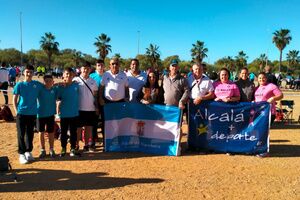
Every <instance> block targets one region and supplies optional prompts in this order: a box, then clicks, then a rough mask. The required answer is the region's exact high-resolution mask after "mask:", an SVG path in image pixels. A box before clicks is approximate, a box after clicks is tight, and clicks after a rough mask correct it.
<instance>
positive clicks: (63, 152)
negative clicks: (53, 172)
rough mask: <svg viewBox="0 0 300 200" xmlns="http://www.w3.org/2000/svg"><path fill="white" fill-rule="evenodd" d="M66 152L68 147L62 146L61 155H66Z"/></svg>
mask: <svg viewBox="0 0 300 200" xmlns="http://www.w3.org/2000/svg"><path fill="white" fill-rule="evenodd" d="M66 153H67V151H66V148H62V149H61V152H60V157H64V156H65V155H66Z"/></svg>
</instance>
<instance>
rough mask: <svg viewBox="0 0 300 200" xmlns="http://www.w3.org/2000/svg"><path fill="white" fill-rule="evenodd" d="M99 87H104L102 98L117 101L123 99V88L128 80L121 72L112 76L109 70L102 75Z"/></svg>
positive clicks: (126, 85)
mask: <svg viewBox="0 0 300 200" xmlns="http://www.w3.org/2000/svg"><path fill="white" fill-rule="evenodd" d="M101 85H102V86H104V88H105V89H104V97H105V98H106V99H108V100H110V101H119V100H121V99H124V98H125V87H128V79H127V76H126V74H125V73H124V72H123V71H119V73H118V74H112V73H111V70H109V71H106V72H104V73H103V76H102V81H101Z"/></svg>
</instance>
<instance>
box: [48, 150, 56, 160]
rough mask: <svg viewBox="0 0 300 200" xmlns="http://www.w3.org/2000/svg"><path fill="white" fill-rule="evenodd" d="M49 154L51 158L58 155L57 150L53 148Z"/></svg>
mask: <svg viewBox="0 0 300 200" xmlns="http://www.w3.org/2000/svg"><path fill="white" fill-rule="evenodd" d="M49 155H50V157H51V158H55V156H56V154H55V151H54V150H53V149H52V150H50V152H49Z"/></svg>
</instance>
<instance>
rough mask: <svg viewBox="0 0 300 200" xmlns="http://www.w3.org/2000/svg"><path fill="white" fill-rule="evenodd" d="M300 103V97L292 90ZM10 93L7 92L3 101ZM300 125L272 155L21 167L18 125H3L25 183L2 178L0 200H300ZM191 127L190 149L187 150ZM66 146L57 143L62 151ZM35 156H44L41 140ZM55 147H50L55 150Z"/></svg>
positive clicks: (118, 158)
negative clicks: (40, 154) (61, 147)
mask: <svg viewBox="0 0 300 200" xmlns="http://www.w3.org/2000/svg"><path fill="white" fill-rule="evenodd" d="M285 99H293V100H295V102H296V106H295V113H294V118H295V119H297V120H298V116H299V114H300V103H298V102H300V101H299V100H300V92H299V93H294V92H289V91H288V92H285ZM1 103H3V96H2V94H0V104H1ZM299 128H300V125H299V124H296V123H294V124H290V125H285V124H275V125H274V126H273V127H272V129H271V133H270V137H271V140H270V142H271V146H270V151H271V156H270V157H268V158H263V159H262V158H258V157H255V156H244V155H235V156H227V155H224V154H209V155H199V154H190V153H189V154H188V153H183V155H182V156H180V157H167V156H156V155H146V154H142V153H103V152H102V144H98V146H97V151H96V152H95V153H87V154H83V155H82V157H79V158H78V157H77V158H71V157H69V156H66V157H64V158H60V157H56V158H54V159H51V158H46V159H43V160H39V159H36V161H35V162H33V163H32V164H28V165H20V164H19V162H18V154H17V152H16V149H17V139H16V125H15V123H6V122H4V121H0V130H1V132H0V134H1V137H0V147H1V148H0V155H1V156H3V155H7V156H8V157H9V159H10V160H11V163H12V166H13V168H14V172H16V173H17V178H18V182H14V181H13V175H12V174H10V173H6V174H5V173H1V174H0V199H169V200H170V199H293V200H294V199H300V159H299V157H300V145H299V144H300V129H299ZM186 132H187V131H186V125H184V133H185V136H184V138H183V146H186ZM59 144H60V142H59V141H56V142H55V148H56V152H60V145H59ZM34 145H35V148H34V150H33V155H34V156H35V157H37V156H38V154H39V148H38V137H37V134H36V135H35V138H34ZM47 149H48V148H47Z"/></svg>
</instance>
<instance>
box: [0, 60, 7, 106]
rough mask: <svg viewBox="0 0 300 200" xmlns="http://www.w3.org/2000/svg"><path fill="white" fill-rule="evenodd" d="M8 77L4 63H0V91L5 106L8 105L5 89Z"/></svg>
mask: <svg viewBox="0 0 300 200" xmlns="http://www.w3.org/2000/svg"><path fill="white" fill-rule="evenodd" d="M8 76H9V72H8V70H7V69H6V63H5V62H3V63H1V68H0V91H2V92H3V95H4V100H5V104H6V105H7V104H8V95H7V89H8Z"/></svg>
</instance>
